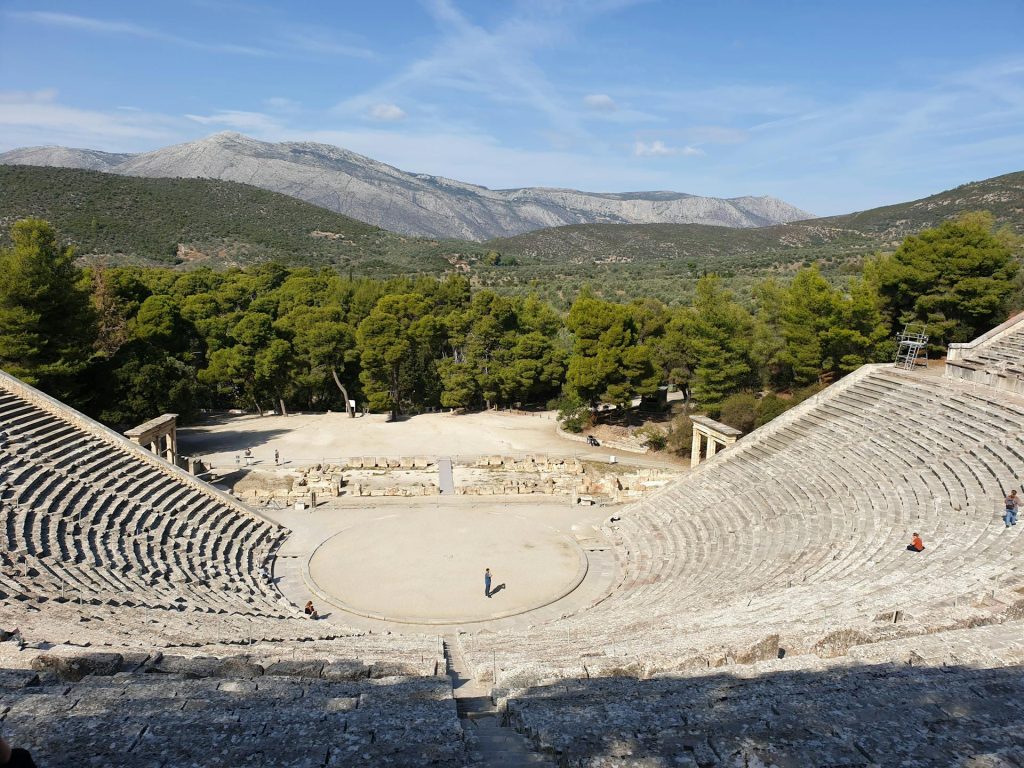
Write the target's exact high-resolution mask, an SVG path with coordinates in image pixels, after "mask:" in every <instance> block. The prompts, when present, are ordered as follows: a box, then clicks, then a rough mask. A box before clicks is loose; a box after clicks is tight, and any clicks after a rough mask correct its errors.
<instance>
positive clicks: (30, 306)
mask: <svg viewBox="0 0 1024 768" xmlns="http://www.w3.org/2000/svg"><path fill="white" fill-rule="evenodd" d="M11 240H12V241H13V245H12V246H11V247H10V248H4V249H0V368H3V369H4V370H6V371H7V372H8V373H11V374H13V375H15V376H17V377H19V378H21V379H23V380H25V381H26V382H28V383H30V384H33V385H35V386H38V387H40V388H41V389H43V390H44V391H46V392H48V393H49V394H51V395H53V396H54V397H58V398H60V399H62V400H66V401H70V402H73V403H76V404H80V403H81V401H82V400H83V398H82V396H81V379H80V378H78V377H79V374H81V373H82V372H83V371H84V370H85V368H86V366H87V364H88V362H89V358H90V354H91V351H92V344H93V341H94V339H95V335H96V326H95V319H94V317H93V312H92V307H91V304H90V299H89V292H88V289H87V288H86V287H85V286H84V285H83V280H82V273H81V271H80V270H79V269H78V268H77V267H76V266H75V263H74V248H73V247H72V246H67V247H64V248H62V247H61V246H60V245H59V244H58V242H57V234H56V232H55V231H54V229H53V227H51V226H50V225H49V224H48V223H47V222H45V221H42V220H41V219H23V220H21V221H18V222H16V223H15V224H14V226H13V227H11Z"/></svg>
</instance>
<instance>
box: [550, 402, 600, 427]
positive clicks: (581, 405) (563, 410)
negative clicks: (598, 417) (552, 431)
mask: <svg viewBox="0 0 1024 768" xmlns="http://www.w3.org/2000/svg"><path fill="white" fill-rule="evenodd" d="M558 421H559V423H560V424H561V425H562V429H564V430H565V431H566V432H574V433H579V432H582V431H583V430H584V429H586V428H587V427H589V426H590V425H591V424H593V422H594V414H593V413H592V412H591V410H590V407H589V406H588V405H587V404H586V403H585V402H583V400H582V399H580V398H579V397H576V396H575V395H566V396H565V397H563V398H562V399H561V400H560V401H559V404H558Z"/></svg>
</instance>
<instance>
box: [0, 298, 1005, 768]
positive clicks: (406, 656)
mask: <svg viewBox="0 0 1024 768" xmlns="http://www.w3.org/2000/svg"><path fill="white" fill-rule="evenodd" d="M1022 342H1024V324H1022V323H1021V321H1020V318H1017V319H1016V321H1015V322H1013V323H1011V324H1009V325H1007V326H1006V327H1004V328H1002V329H1001V330H1000V332H999V334H997V335H995V336H989V337H988V338H986V337H982V339H981V340H979V342H978V343H976V344H974V345H972V346H971V348H970V353H969V354H966V353H965V355H964V357H963V359H962V361H956V362H967V363H969V364H970V365H971V366H974V367H975V368H976V369H977V370H985V369H986V366H996V367H998V366H1000V365H1001V363H1000V361H1001V360H1004V359H1005V358H1006V357H1008V356H1011V355H1012V352H1010V350H1012V349H1013V348H1014V347H1015V346H1016V345H1017V344H1021V343H1022ZM961 367H962V366H961ZM1008 368H1009V365H1007V369H1008ZM994 370H995V369H994ZM716 451H717V449H716ZM1022 477H1024V396H1021V395H1019V394H1017V393H1016V392H1015V391H1010V390H1009V389H1008V388H1004V387H1000V386H989V385H988V384H986V383H985V380H984V379H983V378H981V377H979V378H978V379H973V378H972V379H971V380H968V381H964V380H962V378H957V377H955V375H953V374H951V375H942V372H941V371H938V370H935V369H929V370H915V371H904V370H899V369H897V368H895V367H894V366H892V365H891V364H890V365H869V366H864V367H862V368H860V369H859V370H857V371H855V372H854V373H852V374H850V375H848V376H846V377H845V378H843V379H842V380H840V381H839V382H837V383H836V384H834V385H832V386H830V387H828V388H827V389H825V390H823V391H822V392H820V393H818V394H816V395H815V396H813V397H811V398H809V399H808V400H806V401H804V402H802V403H800V404H799V405H797V406H795V407H794V408H792V409H790V410H789V411H787V412H786V413H784V414H783V415H782V416H780V417H778V418H776V419H775V420H774V421H772V422H771V423H769V424H767V425H765V426H764V427H761V428H759V429H757V430H755V431H754V432H752V433H750V434H749V435H746V436H745V437H744V438H743V440H741V441H739V442H737V443H736V444H735V445H733V446H731V447H730V448H729V450H727V451H724V452H721V453H720V454H719V455H716V457H715V460H714V461H709V462H704V463H701V464H699V466H696V467H695V468H694V469H693V470H692V471H691V472H689V473H688V474H686V475H685V476H683V477H681V478H680V479H678V480H674V481H671V482H668V483H666V484H665V485H664V486H663V487H661V488H660V489H658V490H655V491H653V492H652V493H649V494H647V495H645V496H643V497H641V498H640V499H639V500H637V501H636V502H634V503H631V504H628V505H624V506H621V507H617V508H615V509H614V510H611V511H609V510H601V517H600V518H598V520H599V522H597V523H595V525H594V526H592V527H591V528H590V529H589V530H586V531H584V530H575V529H574V530H573V538H574V541H571V542H565V544H566V546H568V547H570V548H571V549H572V550H573V551H576V552H584V553H586V554H587V555H588V557H590V561H591V563H598V562H600V563H602V564H604V565H606V566H607V567H606V568H605V567H604V565H603V566H602V569H603V580H602V581H600V582H599V584H600V585H601V588H600V589H596V588H595V582H594V581H593V580H592V579H591V576H590V573H589V572H588V573H587V574H585V575H584V577H583V579H582V581H581V582H580V584H579V586H578V587H577V593H579V594H583V595H585V596H586V597H585V599H582V598H581V599H580V601H579V602H578V603H576V604H575V605H574V607H573V608H572V609H570V610H551V611H548V612H547V613H543V614H541V613H535V614H530V613H527V614H523V615H521V616H511V617H507V618H506V619H504V620H503V621H504V622H505V623H501V624H493V625H483V626H480V627H475V626H468V625H448V626H438V627H436V628H435V629H434V630H433V631H423V629H422V628H418V627H413V626H409V627H405V628H403V627H399V626H392V627H390V628H389V629H387V630H386V631H370V630H369V629H368V628H367V626H368V625H366V624H365V623H362V622H364V621H365V620H366V619H363V618H361V617H359V616H357V615H355V614H351V615H350V614H346V613H344V611H343V610H342V609H339V608H334V607H332V608H331V609H330V612H331V613H332V616H331V617H330V618H329V619H328V620H319V621H311V620H309V619H308V618H306V617H304V616H303V614H302V612H301V610H300V609H299V607H298V606H297V605H296V604H294V603H292V602H290V601H288V600H287V599H285V597H284V595H283V594H282V592H281V591H280V579H281V578H282V577H283V574H285V573H286V572H294V571H295V570H297V569H298V568H299V566H297V564H296V563H295V560H296V557H295V554H294V553H295V549H292V548H293V547H298V546H299V544H300V543H301V542H297V541H296V540H295V539H294V538H293V537H292V536H290V535H289V530H288V529H287V528H286V527H285V526H283V525H282V524H281V523H280V522H276V521H275V520H273V519H271V518H270V517H269V514H270V512H269V511H268V512H267V513H266V515H263V514H258V513H257V512H255V511H253V510H252V509H250V508H248V507H246V506H245V505H243V504H242V503H240V502H239V501H237V500H235V499H234V498H232V497H230V496H227V495H225V494H223V493H221V492H219V491H217V490H216V489H214V488H212V487H210V486H208V485H206V484H205V483H202V482H201V481H199V480H197V479H196V478H194V477H191V476H190V475H188V474H187V473H185V472H183V471H181V470H179V469H177V468H176V467H174V466H171V465H168V464H167V463H166V462H163V461H160V460H159V459H157V458H156V457H155V456H154V455H153V454H152V453H150V452H149V451H148V450H146V449H144V448H142V447H140V446H139V445H137V444H135V443H133V442H131V441H129V440H127V439H125V438H124V437H122V436H120V435H118V434H116V433H114V432H112V431H110V430H108V429H106V428H104V427H102V426H101V425H99V424H96V423H95V422H92V421H91V420H89V419H87V418H86V417H84V416H82V415H81V414H78V413H76V412H74V411H73V410H71V409H69V408H67V407H65V406H63V405H62V404H60V403H58V402H57V401H55V400H53V399H51V398H49V397H47V396H45V395H43V394H42V393H40V392H38V391H36V390H34V389H32V388H31V387H28V386H26V385H25V384H23V383H21V382H19V381H17V380H16V379H13V378H12V377H10V376H7V375H6V374H0V689H2V699H0V701H2V703H3V706H2V707H0V727H2V730H3V733H4V736H5V737H6V738H8V739H9V740H10V741H11V742H12V743H14V744H17V745H19V746H23V747H26V748H28V749H29V750H30V751H32V752H33V754H34V756H35V758H36V761H37V763H38V764H40V765H46V766H50V767H51V768H64V767H70V766H78V765H118V766H130V767H132V768H134V767H135V766H140V767H141V766H165V765H170V764H174V765H178V764H189V765H191V764H195V765H203V766H241V765H257V764H259V765H263V764H271V763H272V764H274V765H281V766H290V767H292V768H299V766H353V765H374V766H378V765H380V766H421V765H431V766H451V767H452V768H455V767H456V766H467V767H468V766H480V765H529V764H534V765H550V766H558V767H559V768H598V767H599V766H616V767H619V768H667V767H668V766H690V767H691V768H692V767H693V766H702V767H711V766H722V768H725V767H726V766H729V767H731V766H764V767H765V768H770V767H775V768H783V767H784V766H822V767H823V766H839V765H842V766H860V767H862V768H869V767H872V766H891V765H900V766H908V767H914V768H919V767H923V766H935V767H936V768H939V767H940V766H941V767H945V766H950V765H955V766H962V767H964V768H967V767H970V768H982V767H983V766H984V767H985V768H1019V766H1021V765H1024V729H1022V728H1021V724H1020V712H1019V702H1020V701H1021V700H1022V698H1024V569H1022V566H1021V563H1022V561H1024V560H1022V556H1024V538H1022V537H1021V533H1022V530H1021V526H1017V527H1016V528H1005V527H1004V526H1003V523H1002V521H1001V520H1000V515H1001V511H1002V510H1001V506H1002V501H1003V498H1004V496H1005V495H1006V494H1007V493H1008V492H1009V491H1010V490H1011V489H1012V488H1018V489H1019V487H1020V478H1022ZM454 498H459V497H454ZM431 501H432V500H431ZM470 501H472V500H470ZM385 502H388V503H390V504H391V505H392V506H390V507H388V508H384V507H381V508H380V509H378V510H372V509H369V507H370V505H372V504H374V503H381V504H384V503H385ZM406 503H408V502H407V500H405V499H387V500H384V499H382V500H379V501H373V500H369V499H359V504H360V505H363V506H365V507H367V510H366V512H368V513H376V514H375V517H376V518H377V519H379V520H382V521H384V520H385V519H388V520H391V519H392V518H391V517H389V516H394V522H387V523H386V524H387V525H390V526H393V527H394V526H399V525H400V515H401V514H402V511H403V510H402V508H401V505H403V504H406ZM423 503H431V502H428V501H423ZM437 503H441V502H440V500H438V502H437ZM526 503H529V500H527V502H526ZM581 509H582V507H580V506H577V507H572V508H570V507H569V505H568V504H566V505H565V506H564V511H565V514H567V515H568V514H570V510H574V511H573V512H572V514H579V513H580V510H581ZM595 511H597V510H596V508H595ZM552 514H554V513H552ZM335 522H336V523H338V524H339V525H341V526H344V524H345V521H344V520H343V519H342V520H336V521H335ZM912 531H919V532H920V533H921V535H922V537H923V538H924V540H925V542H926V543H927V549H926V550H925V551H924V552H922V553H920V554H911V553H908V552H906V550H905V549H904V546H905V543H906V540H907V537H908V536H909V534H910V532H912ZM371 534H372V531H369V532H368V538H367V539H365V540H360V539H355V538H349V539H346V537H344V536H343V537H341V538H339V539H338V541H339V542H345V541H348V542H349V544H350V545H351V546H350V550H349V551H358V552H359V553H360V555H361V556H366V557H370V556H372V553H367V551H366V550H368V549H370V547H371V546H372V545H371V544H366V543H365V542H366V541H372V538H373V537H372V535H371ZM353 535H354V533H353ZM438 538H441V537H440V536H439V537H438ZM525 543H526V544H528V543H529V542H525ZM524 546H525V544H524ZM551 546H552V547H560V546H561V544H560V543H559V541H557V540H556V539H555V538H553V539H552V540H551ZM461 554H462V555H463V556H464V558H465V559H467V560H468V561H469V562H468V565H467V571H466V572H467V573H469V574H470V576H468V577H467V579H468V580H471V581H472V590H473V591H476V592H479V591H480V590H479V575H480V573H481V572H482V568H483V566H490V567H492V568H495V569H496V570H495V572H496V578H497V579H499V580H502V576H501V575H500V573H501V572H500V570H498V569H497V568H496V566H495V563H494V562H490V561H489V560H488V559H487V553H486V552H466V553H461ZM390 556H391V555H390V553H389V552H388V551H387V548H386V547H382V549H381V552H380V553H379V557H380V562H381V563H383V564H384V566H385V572H386V570H387V569H386V563H387V558H388V557H390ZM378 564H379V563H378ZM591 570H595V569H593V568H591ZM318 578H319V577H318ZM571 581H572V580H569V581H567V582H566V584H567V585H570V586H571ZM515 588H516V587H515V584H514V583H512V582H511V581H510V582H509V584H508V588H507V590H506V591H503V592H499V593H498V594H497V596H496V597H495V598H494V600H500V599H501V595H502V594H508V593H511V592H512V591H513V590H514V589H515ZM566 588H569V586H567V587H566ZM477 597H478V599H481V600H483V597H482V595H478V596H477ZM495 605H500V603H495ZM556 605H557V603H556ZM318 607H322V606H318ZM361 607H363V606H361ZM495 610H497V608H496V609H495ZM496 713H497V714H498V715H500V717H496V716H494V715H495V714H496Z"/></svg>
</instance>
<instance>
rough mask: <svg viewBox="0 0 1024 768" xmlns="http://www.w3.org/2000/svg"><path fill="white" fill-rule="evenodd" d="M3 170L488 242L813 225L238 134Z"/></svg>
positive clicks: (778, 214) (664, 197) (34, 157)
mask: <svg viewBox="0 0 1024 768" xmlns="http://www.w3.org/2000/svg"><path fill="white" fill-rule="evenodd" d="M0 163H5V164H18V165H46V166H62V167H71V168H87V169H91V170H100V171H108V172H111V173H119V174H125V175H128V176H144V177H183V178H205V179H223V180H226V181H236V182H242V183H244V184H251V185H253V186H256V187H261V188H263V189H269V190H271V191H274V192H282V193H284V194H286V195H291V196H293V197H297V198H299V199H302V200H305V201H307V202H310V203H314V204H316V205H320V206H323V207H324V208H329V209H330V210H333V211H338V212H339V213H343V214H345V215H347V216H351V217H352V218H355V219H359V220H361V221H366V222H369V223H371V224H376V225H377V226H380V227H383V228H385V229H389V230H391V231H393V232H399V233H401V234H407V235H424V236H428V237H452V238H460V239H467V240H488V239H491V238H495V237H508V236H511V235H517V234H521V233H523V232H529V231H532V230H535V229H542V228H545V227H557V226H562V225H565V224H590V223H611V224H657V223H662V224H716V225H719V226H726V227H760V226H765V225H769V224H779V223H783V222H788V221H796V220H799V219H808V218H811V215H810V214H808V213H806V212H805V211H801V210H799V209H798V208H794V207H793V206H791V205H789V204H788V203H784V202H782V201H781V200H776V199H774V198H771V197H737V198H731V199H721V198H713V197H700V196H697V195H688V194H683V193H678V192H628V193H594V192H580V191H577V190H572V189H546V188H540V187H528V188H524V189H502V190H493V189H487V188H486V187H481V186H476V185H473V184H467V183H464V182H461V181H454V180H452V179H446V178H443V177H440V176H430V175H426V174H414V173H407V172H405V171H401V170H399V169H397V168H394V167H392V166H390V165H386V164H384V163H380V162H377V161H376V160H372V159H370V158H368V157H364V156H362V155H358V154H356V153H355V152H349V151H348V150H346V149H342V148H340V147H334V146H330V145H327V144H315V143H311V142H286V143H281V144H271V143H267V142H262V141H257V140H256V139H251V138H248V137H246V136H242V135H241V134H237V133H218V134H215V135H213V136H209V137H207V138H205V139H202V140H200V141H193V142H189V143H186V144H177V145H174V146H170V147H164V148H162V149H158V150H156V151H153V152H146V153H143V154H138V155H118V154H110V153H105V152H97V151H93V150H81V149H68V148H65V147H30V148H25V149H16V150H12V151H10V152H7V153H4V154H0Z"/></svg>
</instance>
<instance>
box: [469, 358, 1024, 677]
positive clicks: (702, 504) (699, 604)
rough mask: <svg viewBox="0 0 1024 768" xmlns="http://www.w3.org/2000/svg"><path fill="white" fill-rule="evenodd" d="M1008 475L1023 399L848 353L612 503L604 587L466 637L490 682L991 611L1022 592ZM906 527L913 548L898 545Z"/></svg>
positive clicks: (922, 624) (706, 659) (653, 666)
mask: <svg viewBox="0 0 1024 768" xmlns="http://www.w3.org/2000/svg"><path fill="white" fill-rule="evenodd" d="M1022 476H1024V401H1020V400H1017V399H1015V398H1013V397H1010V396H1007V395H1006V394H1005V393H1000V392H996V391H992V390H979V389H977V388H970V387H964V386H960V385H957V384H954V383H952V382H948V381H945V380H942V379H937V378H932V377H927V376H918V375H905V374H902V373H900V372H897V371H896V370H895V369H892V368H889V367H881V366H877V367H869V368H866V369H862V371H860V372H858V373H856V374H853V375H851V377H848V379H846V380H844V381H843V382H841V383H840V385H838V386H836V387H833V388H831V389H830V390H828V391H827V392H826V393H823V394H822V395H820V396H818V398H817V400H816V402H814V403H807V404H804V405H802V406H799V407H798V408H797V409H794V411H792V412H790V413H789V414H787V415H786V416H784V417H782V418H781V419H779V420H777V422H773V424H772V425H769V428H766V429H762V430H761V431H759V432H755V433H753V434H752V435H750V436H748V437H747V438H745V439H744V440H743V441H741V442H740V443H739V444H737V445H736V446H734V447H733V448H731V449H730V450H729V451H727V452H726V453H724V454H722V456H721V457H719V458H716V459H715V460H714V461H711V462H707V463H706V464H704V465H702V466H701V467H699V468H698V469H697V470H696V471H695V472H693V473H692V474H691V475H690V476H688V477H686V478H683V479H681V480H680V481H678V482H676V483H675V484H673V485H671V486H669V487H666V488H665V489H663V490H662V491H661V492H658V493H656V494H652V495H651V496H649V497H648V498H646V499H645V500H644V501H642V502H640V503H638V504H636V505H634V506H632V507H630V508H628V509H627V510H624V511H623V513H622V514H621V515H620V517H621V520H619V521H618V522H617V523H614V524H609V526H608V528H609V534H610V535H611V536H612V537H613V540H616V541H617V542H618V550H619V552H620V556H621V560H622V567H623V574H622V578H621V582H620V584H619V586H618V588H617V589H616V590H615V591H614V593H613V594H612V595H611V596H610V597H609V598H608V599H606V600H605V601H603V602H602V603H600V604H599V605H598V606H596V607H594V608H592V609H590V610H588V611H586V612H585V613H583V614H581V615H578V616H574V617H570V618H568V619H565V620H563V621H561V622H557V623H556V624H555V625H551V626H548V627H538V628H535V629H534V630H533V631H532V632H531V633H530V634H529V635H528V636H526V637H522V636H519V635H513V634H502V633H499V634H495V635H493V636H489V637H480V638H473V639H472V640H468V641H467V647H466V648H465V654H466V657H467V660H468V661H470V663H471V664H473V665H474V666H475V667H476V669H477V670H478V671H479V673H480V674H482V675H486V676H489V675H490V669H491V668H492V666H494V665H495V661H496V662H497V664H496V666H497V668H498V669H499V679H498V681H497V683H498V684H499V685H502V684H505V683H503V679H502V678H503V675H504V676H507V677H508V678H509V679H510V680H513V679H518V678H519V677H522V675H521V674H520V673H522V672H523V670H527V672H528V674H527V677H529V675H534V674H535V675H540V676H541V677H542V678H543V677H544V676H545V675H550V676H553V677H557V676H558V675H559V670H560V669H561V670H579V669H580V668H581V666H582V665H581V662H580V659H581V658H582V657H584V656H587V657H588V658H590V659H592V660H594V659H596V660H598V661H601V662H602V663H603V664H604V665H606V666H612V667H614V666H620V667H621V666H622V665H623V661H622V659H628V658H630V657H632V658H634V659H635V658H636V657H637V656H638V655H639V656H641V657H643V658H644V659H645V660H646V661H645V664H646V670H647V672H648V673H650V672H652V671H657V669H658V666H659V665H663V667H662V668H673V667H674V666H678V665H680V664H684V665H685V664H686V663H688V662H690V661H692V662H693V663H696V664H697V665H698V666H699V664H701V663H705V664H707V663H712V662H713V661H714V660H715V659H716V658H723V659H729V658H755V660H756V657H757V656H758V655H759V654H761V655H763V654H765V653H770V652H771V650H770V649H771V648H774V649H775V651H776V652H777V651H778V649H779V648H780V647H781V648H782V649H783V650H784V651H785V652H786V653H789V654H792V653H797V654H799V653H809V652H815V653H817V652H820V651H822V648H823V647H826V646H828V647H830V644H831V641H830V640H829V638H830V637H833V636H835V635H836V633H842V632H845V631H854V630H856V631H859V632H860V633H861V635H862V637H867V638H873V639H877V640H883V639H886V638H890V637H898V636H901V635H916V634H921V633H927V632H931V631H936V630H941V629H949V628H954V627H957V626H966V625H969V624H970V623H972V622H975V623H976V622H979V621H1002V620H1004V619H1005V618H1006V617H1008V616H1012V615H1013V611H1015V610H1019V609H1020V600H1021V597H1020V594H1019V593H1017V592H1015V591H1014V590H1015V588H1016V587H1018V586H1020V585H1021V583H1022V582H1024V579H1022V576H1024V573H1022V570H1021V568H1020V566H1019V563H1020V562H1021V555H1022V554H1024V539H1022V538H1020V537H1019V536H1018V535H1017V529H1013V530H1010V531H1007V530H1005V529H1004V528H1003V526H1002V523H1001V521H1000V520H999V515H1000V513H1001V501H1002V498H1003V496H1004V494H1005V493H1007V492H1008V491H1009V490H1010V488H1011V487H1019V478H1021V477H1022ZM915 530H917V531H920V532H921V534H922V535H923V537H924V539H925V543H926V545H927V547H928V549H927V550H926V552H925V553H923V554H921V555H915V554H912V553H908V552H906V551H905V546H906V544H907V543H908V542H909V539H910V534H911V533H912V532H913V531H915ZM889 617H896V620H895V621H893V619H892V618H889ZM775 635H777V636H778V639H777V641H776V642H775V643H774V645H773V644H772V642H770V641H769V642H766V641H768V640H769V638H772V637H773V636H775ZM566 637H571V638H573V642H572V643H566V642H565V639H566ZM577 638H578V640H577ZM758 648H760V650H758ZM545 670H546V671H545ZM568 674H571V672H568ZM508 684H511V683H508Z"/></svg>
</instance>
